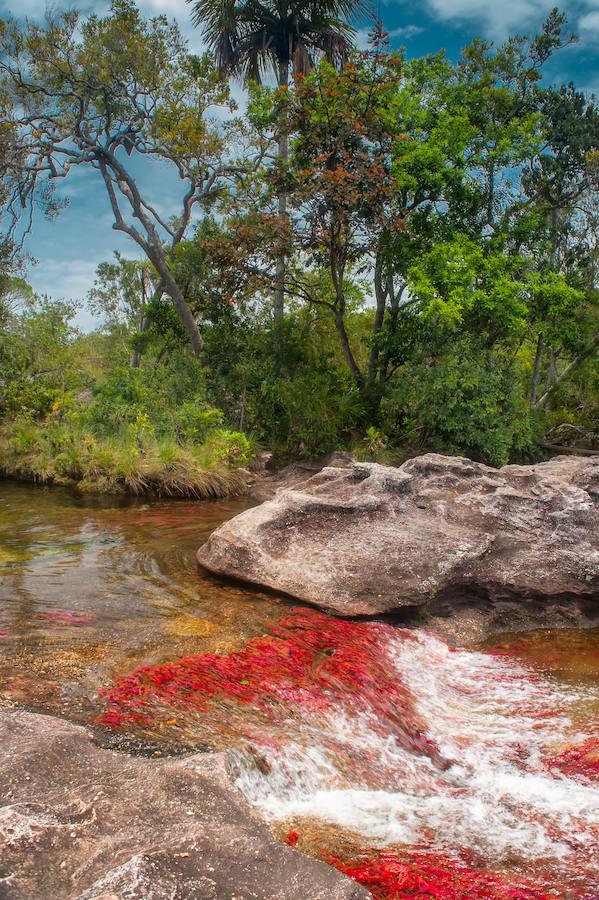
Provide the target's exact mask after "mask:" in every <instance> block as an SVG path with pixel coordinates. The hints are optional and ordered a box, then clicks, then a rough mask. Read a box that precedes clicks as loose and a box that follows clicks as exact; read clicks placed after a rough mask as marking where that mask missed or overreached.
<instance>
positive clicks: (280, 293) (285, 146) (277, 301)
mask: <svg viewBox="0 0 599 900" xmlns="http://www.w3.org/2000/svg"><path fill="white" fill-rule="evenodd" d="M288 86H289V63H288V62H281V63H279V87H283V88H286V87H288ZM286 119H287V116H286V113H285V111H283V113H282V115H281V121H280V122H279V128H280V133H279V146H278V154H279V164H280V165H281V166H282V167H284V168H286V167H287V164H288V162H289V135H288V134H287V121H286ZM278 215H279V221H280V228H281V232H283V231H284V230H285V229H286V227H287V191H285V190H282V191H281V192H280V193H279V198H278ZM286 272H287V261H286V259H285V254H284V253H283V252H280V253H279V255H278V257H277V265H276V273H275V292H274V304H273V312H274V318H275V322H276V323H277V324H280V322H281V321H282V319H283V314H284V312H285V275H286Z"/></svg>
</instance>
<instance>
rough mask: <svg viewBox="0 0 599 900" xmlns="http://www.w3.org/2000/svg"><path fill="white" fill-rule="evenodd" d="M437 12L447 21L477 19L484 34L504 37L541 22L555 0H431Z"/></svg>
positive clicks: (496, 37)
mask: <svg viewBox="0 0 599 900" xmlns="http://www.w3.org/2000/svg"><path fill="white" fill-rule="evenodd" d="M428 5H429V7H430V8H431V11H432V12H433V13H434V15H435V16H436V17H437V18H439V19H440V20H441V21H444V22H455V24H456V25H457V24H461V23H463V22H475V23H476V24H477V25H479V26H481V27H482V28H483V30H484V32H485V34H486V35H487V36H488V37H490V38H493V39H496V40H501V39H502V38H505V37H506V36H507V35H508V34H514V33H522V32H523V31H527V30H528V28H529V27H530V26H531V25H536V24H537V23H538V22H540V21H542V20H543V19H544V18H545V17H546V15H547V13H548V12H549V11H550V10H551V9H552V7H553V6H554V5H555V0H501V2H498V0H495V2H491V3H481V2H480V0H428Z"/></svg>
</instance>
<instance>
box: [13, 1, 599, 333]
mask: <svg viewBox="0 0 599 900" xmlns="http://www.w3.org/2000/svg"><path fill="white" fill-rule="evenodd" d="M138 3H139V6H140V7H141V8H142V9H143V11H144V13H146V14H148V15H155V14H157V13H165V14H166V15H168V16H170V17H174V18H176V19H177V21H178V22H179V24H180V26H181V28H182V30H183V32H184V33H185V35H186V36H187V38H188V40H189V42H190V45H191V47H192V49H195V50H199V49H201V46H202V44H201V35H200V33H199V32H198V31H197V30H196V29H194V28H193V27H192V25H191V22H190V15H189V12H190V7H189V6H188V4H187V3H186V2H185V0H138ZM553 5H554V2H553V0H490V2H489V0H487V2H486V3H484V2H482V3H481V2H480V0H421V2H420V3H419V4H417V5H416V4H414V3H409V2H407V0H383V2H381V6H380V11H381V16H382V19H383V21H384V23H385V26H386V28H387V30H388V31H389V32H390V36H391V41H392V43H393V45H394V46H397V47H399V46H405V48H406V51H407V53H408V55H409V56H417V55H420V54H424V53H430V52H436V51H438V50H439V49H442V48H443V49H445V51H446V52H447V54H448V55H449V56H450V57H451V58H456V57H457V56H458V55H459V53H460V50H461V48H462V47H464V46H465V45H466V44H467V43H468V42H469V41H470V40H471V39H472V38H473V37H484V38H487V39H489V40H493V41H501V40H503V39H504V38H505V37H506V36H508V35H509V34H514V33H518V34H521V33H529V32H530V31H531V30H534V29H535V28H538V27H539V25H540V23H541V22H542V21H543V19H544V18H545V16H546V14H547V13H548V11H549V10H550V9H551V7H552V6H553ZM73 6H74V7H75V8H78V9H80V10H81V11H82V12H91V11H95V12H103V11H104V10H106V9H107V7H108V0H106V2H104V0H101V2H93V0H91V2H90V0H80V2H79V3H77V2H69V3H65V2H63V0H58V2H53V3H52V7H53V8H64V7H68V8H71V7H73ZM559 6H560V9H561V10H563V11H564V12H566V13H567V15H568V18H569V21H570V27H571V28H572V30H573V31H575V32H576V33H577V34H578V35H579V41H578V43H577V44H576V45H575V46H573V47H569V48H567V49H566V50H564V51H562V52H561V53H560V54H558V55H557V56H556V57H555V58H554V60H552V62H551V65H550V67H548V69H547V73H546V80H548V81H553V82H563V81H570V80H572V81H574V82H575V83H576V84H577V86H579V87H580V88H584V89H585V90H586V91H589V92H595V93H597V94H599V53H598V45H599V0H563V2H562V3H560V4H559ZM45 8H46V2H45V0H18V2H13V0H9V2H6V0H0V17H7V16H8V15H11V14H16V15H19V16H23V15H28V16H30V17H31V18H38V17H40V16H42V15H43V14H44V11H45ZM367 30H368V27H367V23H366V22H365V23H364V26H363V28H362V29H361V30H360V31H359V33H358V41H359V43H362V42H364V41H365V38H366V33H367ZM139 176H140V178H141V180H142V182H143V183H144V184H145V185H147V187H148V189H149V190H151V192H152V198H153V200H154V202H155V203H156V204H158V205H159V206H160V207H161V208H162V209H163V210H164V211H165V212H167V213H168V212H170V211H174V209H176V203H175V194H174V189H175V188H176V183H175V182H174V180H173V179H171V178H170V177H169V173H168V172H167V171H166V169H165V170H164V171H161V170H160V169H157V168H156V167H155V166H154V167H152V168H146V169H144V170H141V171H140V172H139ZM65 192H66V193H67V195H68V197H69V200H70V204H69V206H68V208H67V209H66V210H64V211H63V212H62V213H61V214H60V215H59V217H58V218H57V219H55V220H54V221H53V222H51V223H48V222H46V221H45V220H44V219H43V218H41V217H40V218H38V220H37V221H36V223H35V226H34V231H33V234H32V237H31V239H30V242H29V245H28V250H29V252H30V253H31V254H32V255H33V257H35V259H36V260H37V264H36V265H34V266H33V267H32V268H31V269H30V273H29V280H30V282H31V283H32V284H33V286H34V288H35V289H36V290H38V291H40V292H43V293H47V294H50V295H51V296H53V297H55V298H67V299H73V300H83V299H84V298H85V295H86V293H87V291H88V290H89V288H90V287H91V285H92V283H93V280H94V272H95V268H96V266H97V265H98V263H99V262H101V261H102V260H106V259H109V258H110V257H111V255H112V253H113V251H114V250H116V249H118V250H120V251H122V252H123V253H125V254H129V255H131V256H134V255H135V256H137V255H138V253H137V251H136V248H135V246H134V245H132V244H131V242H130V241H129V240H128V239H127V238H126V237H124V236H121V235H119V234H117V233H115V232H114V231H113V230H112V228H111V225H112V217H111V215H110V210H109V208H108V201H107V199H106V197H105V195H104V189H103V186H102V185H101V184H100V183H99V182H98V181H97V177H96V176H95V174H94V173H91V172H85V171H83V170H79V171H75V172H74V173H73V174H72V175H71V177H70V178H69V181H68V182H67V183H66V184H65ZM78 318H79V323H80V325H81V326H82V327H84V328H86V327H90V325H91V324H92V320H91V319H90V317H89V314H88V313H86V312H82V313H81V314H80V315H79V317H78Z"/></svg>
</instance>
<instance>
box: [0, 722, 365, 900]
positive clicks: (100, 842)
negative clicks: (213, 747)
mask: <svg viewBox="0 0 599 900" xmlns="http://www.w3.org/2000/svg"><path fill="white" fill-rule="evenodd" d="M0 746H1V747H2V751H3V752H2V755H1V757H0V897H2V898H3V900H4V898H7V900H13V898H15V900H17V898H18V900H25V898H27V900H36V898H44V900H46V898H52V900H63V898H65V900H66V898H73V900H74V898H78V900H92V898H96V900H98V898H125V897H131V898H133V897H145V898H150V900H162V898H173V900H176V898H191V897H193V898H197V900H201V898H218V900H233V898H238V900H241V898H244V900H246V898H248V900H249V898H264V900H267V898H268V900H274V898H281V900H283V898H289V900H292V898H293V900H297V898H299V897H302V898H308V900H309V898H314V900H317V898H318V900H329V898H333V900H334V898H339V900H342V898H347V900H349V898H355V900H358V898H362V897H364V898H365V897H367V896H368V894H367V893H366V891H365V890H363V889H362V888H360V887H359V886H358V885H357V884H356V883H355V882H352V881H350V880H349V879H348V878H346V877H345V876H342V875H340V874H339V873H337V872H336V871H335V870H334V869H332V868H330V867H328V866H326V865H325V864H324V863H320V862H317V861H315V860H311V859H308V858H305V857H303V856H302V855H301V854H299V853H298V852H297V851H295V850H291V849H290V848H288V847H285V846H283V845H281V844H279V843H277V842H276V841H275V839H274V837H273V836H272V835H271V833H270V832H269V830H268V829H267V828H266V827H265V826H264V825H263V824H261V822H260V821H259V820H258V818H257V817H256V816H255V814H254V813H252V812H251V810H250V808H249V807H248V805H247V803H246V802H245V800H244V799H243V798H242V797H241V795H240V794H239V793H238V791H237V790H236V789H235V788H234V787H232V786H231V784H230V782H229V779H228V776H227V775H226V772H225V768H224V763H223V757H222V756H221V755H218V754H210V755H202V754H194V755H192V756H187V757H184V758H178V759H173V758H171V759H162V760H154V759H143V758H140V757H131V756H127V755H125V754H122V753H115V752H113V751H107V750H102V749H100V748H98V747H96V746H95V745H94V744H93V742H92V740H91V738H90V735H89V734H88V732H87V731H86V730H85V729H84V728H81V727H79V726H75V725H71V724H69V723H67V722H64V721H62V720H60V719H55V718H51V717H49V716H42V715H36V714H32V713H27V712H22V711H16V710H0Z"/></svg>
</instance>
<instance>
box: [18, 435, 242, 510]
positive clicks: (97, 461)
mask: <svg viewBox="0 0 599 900" xmlns="http://www.w3.org/2000/svg"><path fill="white" fill-rule="evenodd" d="M244 440H245V436H244V435H237V434H235V433H232V432H227V431H224V430H221V431H218V432H216V433H215V434H214V435H212V436H210V438H209V439H208V440H207V441H206V442H205V443H203V444H199V445H193V444H188V445H182V444H179V443H178V442H177V441H175V440H173V439H163V440H161V441H159V440H153V439H147V438H145V437H144V436H143V435H140V436H139V437H138V439H131V440H125V439H123V437H122V436H121V435H116V436H114V437H113V438H106V437H100V436H98V435H95V434H94V433H93V432H92V431H90V430H77V429H74V428H72V427H63V426H61V425H60V424H47V423H43V424H35V423H31V422H12V423H7V424H4V425H3V426H2V427H0V475H2V476H4V477H7V478H15V479H17V480H19V481H30V482H35V483H38V484H57V485H67V486H71V487H76V488H77V489H78V490H80V491H82V492H85V493H96V494H131V495H134V496H140V495H149V496H156V497H184V498H188V499H198V500H204V499H216V498H225V497H236V496H240V495H242V494H244V493H246V491H247V488H248V485H249V483H250V482H251V476H250V474H249V472H248V471H247V469H246V468H245V466H246V465H247V463H248V462H249V461H250V456H251V454H250V448H249V442H247V443H244Z"/></svg>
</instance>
